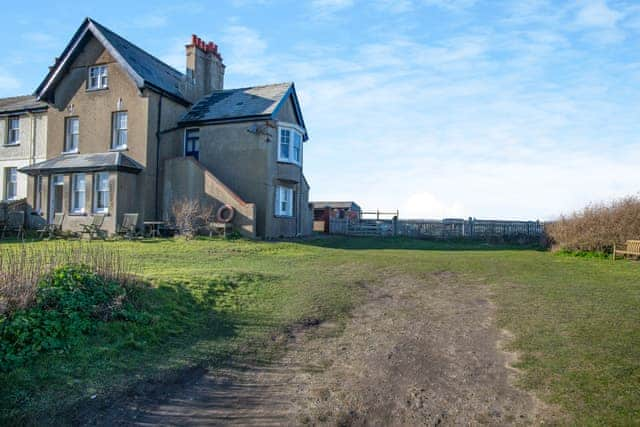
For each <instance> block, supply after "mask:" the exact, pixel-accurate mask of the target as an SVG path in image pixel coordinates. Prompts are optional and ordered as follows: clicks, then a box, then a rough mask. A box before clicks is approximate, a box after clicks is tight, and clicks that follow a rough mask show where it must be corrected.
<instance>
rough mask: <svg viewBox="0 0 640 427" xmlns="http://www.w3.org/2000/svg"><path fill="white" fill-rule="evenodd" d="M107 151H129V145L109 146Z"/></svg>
mask: <svg viewBox="0 0 640 427" xmlns="http://www.w3.org/2000/svg"><path fill="white" fill-rule="evenodd" d="M109 151H129V147H128V146H126V145H123V146H122V147H115V148H110V149H109Z"/></svg>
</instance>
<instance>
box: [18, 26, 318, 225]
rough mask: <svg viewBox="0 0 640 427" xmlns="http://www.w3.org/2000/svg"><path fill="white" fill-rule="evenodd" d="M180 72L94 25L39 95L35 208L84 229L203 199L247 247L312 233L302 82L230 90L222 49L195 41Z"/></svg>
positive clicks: (80, 33) (158, 214) (163, 213)
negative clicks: (98, 220) (253, 241)
mask: <svg viewBox="0 0 640 427" xmlns="http://www.w3.org/2000/svg"><path fill="white" fill-rule="evenodd" d="M185 60H186V72H185V73H182V72H180V71H178V70H176V69H174V68H172V67H170V66H169V65H167V64H165V63H163V62H162V61H160V60H159V59H157V58H155V57H154V56H152V55H151V54H149V53H147V52H145V51H144V50H142V49H140V48H139V47H137V46H135V45H134V44H133V43H131V42H129V41H127V40H125V39H124V38H122V37H120V36H119V35H117V34H116V33H114V32H112V31H111V30H109V29H108V28H106V27H104V26H102V25H100V24H99V23H97V22H96V21H95V20H93V19H90V18H87V19H86V20H85V21H84V22H83V23H82V25H81V26H80V28H78V30H77V31H76V33H75V34H74V35H73V37H72V38H71V41H70V42H69V44H68V45H67V46H66V48H65V49H64V51H63V52H62V54H61V55H60V56H59V58H58V59H56V62H55V63H54V64H53V66H52V67H50V70H49V73H48V74H47V76H46V77H45V79H44V80H43V81H42V83H41V84H40V86H39V87H38V88H37V90H36V96H37V99H38V100H40V101H42V102H46V104H47V105H48V106H49V109H48V120H47V121H48V128H47V149H46V159H45V160H44V161H41V162H38V163H35V164H32V165H29V166H26V167H23V168H21V169H20V171H21V172H23V173H25V174H28V175H29V176H30V177H31V178H30V179H31V180H32V181H34V182H35V181H40V182H41V183H42V184H41V185H40V186H39V187H36V186H35V185H32V186H30V187H29V188H30V193H29V202H30V203H31V202H34V201H35V200H38V199H40V200H45V201H46V203H43V205H42V206H43V207H42V214H43V215H44V217H45V218H47V219H48V220H49V221H51V220H52V218H53V214H54V213H56V212H63V213H65V214H66V219H65V224H64V228H68V229H78V228H79V227H80V225H81V224H84V223H87V222H88V219H87V217H89V216H91V215H93V214H97V213H100V214H105V215H106V219H105V222H104V227H105V229H106V230H107V231H108V232H115V230H116V229H117V226H118V224H119V223H120V222H121V221H122V217H123V215H124V214H125V213H130V212H133V213H138V214H139V218H140V221H141V224H139V227H142V221H144V220H168V219H170V218H171V217H172V206H173V204H174V203H175V202H178V201H180V200H183V199H196V200H200V201H201V202H202V203H204V204H208V205H212V206H213V207H214V208H216V209H217V208H218V207H220V206H222V205H230V206H232V207H233V208H234V210H235V215H234V218H233V225H234V227H235V228H236V229H237V230H238V231H239V232H241V233H242V234H244V235H246V236H249V237H262V238H277V237H292V236H296V235H304V234H308V233H310V230H311V211H310V209H309V207H308V193H309V185H308V183H307V181H306V179H305V177H304V174H303V160H302V159H303V143H304V142H305V141H307V140H308V134H307V130H306V127H305V124H304V120H303V118H302V113H301V109H300V104H299V101H298V98H297V95H296V91H295V87H294V85H293V83H282V84H275V85H266V86H259V87H250V88H241V89H225V88H224V73H225V65H224V63H223V59H222V56H221V55H220V53H219V52H218V47H217V46H216V45H215V44H214V43H213V42H208V43H205V42H204V41H203V40H201V39H200V38H198V37H197V36H195V35H194V36H192V39H191V43H189V44H187V45H186V51H185Z"/></svg>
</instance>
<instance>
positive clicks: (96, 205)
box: [93, 172, 110, 213]
mask: <svg viewBox="0 0 640 427" xmlns="http://www.w3.org/2000/svg"><path fill="white" fill-rule="evenodd" d="M93 182H94V193H93V211H94V212H96V213H107V212H109V201H110V193H109V172H98V173H96V174H95V175H94V177H93Z"/></svg>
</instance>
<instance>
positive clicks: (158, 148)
mask: <svg viewBox="0 0 640 427" xmlns="http://www.w3.org/2000/svg"><path fill="white" fill-rule="evenodd" d="M161 119H162V95H160V98H158V123H157V124H156V213H155V219H156V221H159V220H160V124H161Z"/></svg>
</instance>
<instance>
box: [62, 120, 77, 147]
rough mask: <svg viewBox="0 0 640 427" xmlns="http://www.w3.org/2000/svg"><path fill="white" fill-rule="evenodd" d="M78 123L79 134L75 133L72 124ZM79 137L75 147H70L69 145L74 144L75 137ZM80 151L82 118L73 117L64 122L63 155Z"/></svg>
mask: <svg viewBox="0 0 640 427" xmlns="http://www.w3.org/2000/svg"><path fill="white" fill-rule="evenodd" d="M74 121H75V122H77V123H78V130H77V133H74V131H73V127H72V125H71V123H72V122H74ZM74 136H77V139H76V142H75V147H70V146H69V144H70V143H71V142H73V137H74ZM79 149H80V118H79V117H77V116H71V117H67V118H65V121H64V151H63V153H77V152H78V151H79Z"/></svg>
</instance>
